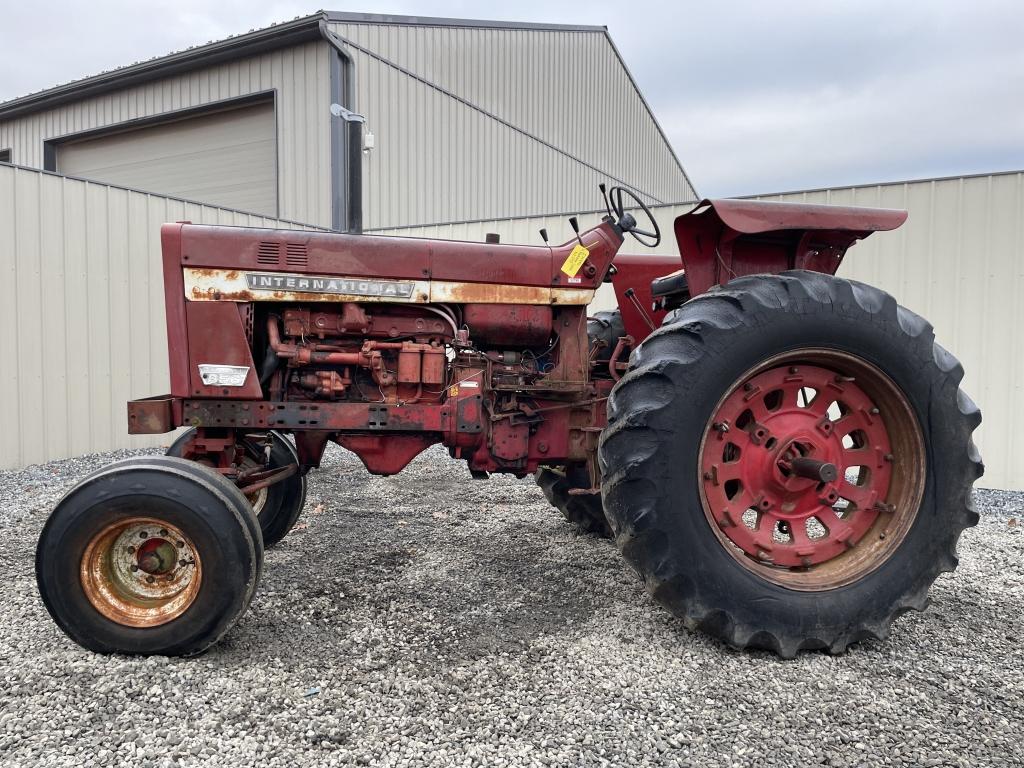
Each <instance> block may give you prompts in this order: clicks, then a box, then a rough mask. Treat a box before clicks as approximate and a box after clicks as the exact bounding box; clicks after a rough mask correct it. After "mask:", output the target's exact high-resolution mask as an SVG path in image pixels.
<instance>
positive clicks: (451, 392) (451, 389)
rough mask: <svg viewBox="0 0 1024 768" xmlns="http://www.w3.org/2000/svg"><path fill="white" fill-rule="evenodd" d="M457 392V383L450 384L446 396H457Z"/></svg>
mask: <svg viewBox="0 0 1024 768" xmlns="http://www.w3.org/2000/svg"><path fill="white" fill-rule="evenodd" d="M458 394H459V385H458V384H452V385H451V386H450V387H448V397H457V396H458Z"/></svg>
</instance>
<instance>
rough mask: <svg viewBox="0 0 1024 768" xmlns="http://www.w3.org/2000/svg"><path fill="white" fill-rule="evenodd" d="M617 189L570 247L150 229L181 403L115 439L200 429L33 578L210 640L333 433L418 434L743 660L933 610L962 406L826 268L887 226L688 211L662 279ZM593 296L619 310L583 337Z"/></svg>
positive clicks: (111, 624)
mask: <svg viewBox="0 0 1024 768" xmlns="http://www.w3.org/2000/svg"><path fill="white" fill-rule="evenodd" d="M602 191H603V188H602ZM609 196H610V204H609V206H608V207H609V211H608V215H607V216H605V217H604V218H603V219H602V220H601V221H600V222H599V223H598V224H597V226H595V227H593V228H592V229H589V230H587V231H585V232H582V233H581V232H579V229H578V226H577V224H576V222H575V220H572V224H573V228H574V230H576V232H577V237H576V238H575V239H573V240H571V241H570V242H568V243H565V244H564V245H560V246H557V247H552V246H548V245H547V244H546V242H547V238H546V235H545V236H544V242H545V244H544V245H537V246H524V245H509V244H499V243H496V242H494V243H492V242H488V243H480V244H476V243H463V242H449V241H440V240H424V239H406V238H396V237H373V236H363V235H347V234H321V233H310V232H300V231H280V230H263V229H244V228H230V227H209V226H193V225H191V224H187V223H185V224H182V223H179V224H167V225H165V226H164V227H163V230H162V233H161V234H162V242H163V265H164V268H163V277H164V285H165V290H166V309H167V333H168V349H169V354H170V377H171V392H170V394H167V395H161V396H159V397H153V398H149V399H145V400H136V401H133V402H131V403H129V404H128V428H129V431H130V432H131V433H134V434H157V433H168V432H171V431H173V430H176V429H178V428H179V427H187V428H188V429H187V431H185V432H183V433H182V434H181V436H180V437H179V438H178V439H177V441H176V442H175V443H174V444H173V445H172V446H171V448H170V450H169V451H168V453H167V455H166V456H145V457H139V458H133V459H128V460H125V461H120V462H117V463H115V464H112V465H110V466H108V467H106V468H105V469H102V470H99V471H97V472H95V473H93V474H92V475H90V476H89V477H87V478H85V479H84V480H82V481H81V482H80V483H79V484H78V485H77V486H75V487H74V488H73V489H71V491H69V492H68V493H67V495H66V496H65V497H64V498H63V499H62V500H61V501H60V503H59V504H58V505H57V507H56V509H55V510H54V511H53V514H52V515H51V517H50V518H49V521H48V522H47V523H46V526H45V528H44V530H43V532H42V535H41V538H40V540H39V546H38V550H37V560H36V570H37V578H38V583H39V589H40V592H41V594H42V597H43V600H44V601H45V603H46V606H47V608H48V609H49V611H50V613H51V614H52V616H53V618H54V620H55V621H56V622H57V624H59V625H60V627H61V628H62V629H63V630H64V631H65V632H66V633H67V634H68V635H69V636H70V637H71V638H72V639H74V640H75V641H76V642H78V643H80V644H81V645H83V646H85V647H86V648H90V649H92V650H94V651H100V652H119V653H141V654H167V655H189V654H195V653H198V652H200V651H202V650H203V649H205V648H207V647H209V646H210V645H211V644H213V643H215V642H217V640H218V639H219V638H220V637H222V636H223V635H224V633H225V632H227V631H228V630H229V629H230V628H231V627H232V625H234V624H235V622H236V621H238V619H239V617H240V616H241V615H242V614H243V613H244V612H245V610H246V608H247V607H248V605H249V602H250V601H251V600H252V598H253V593H254V592H255V590H256V587H257V582H258V581H259V577H260V571H261V568H262V564H263V549H264V547H265V546H267V547H269V546H272V545H274V544H275V543H277V542H278V541H280V540H281V539H282V538H283V537H284V536H285V535H286V534H287V533H288V531H289V530H290V529H291V528H292V526H293V525H294V523H295V521H296V518H297V517H298V515H299V514H300V512H301V510H302V506H303V502H304V499H305V492H306V474H307V473H308V472H309V471H310V470H311V469H314V468H316V467H317V466H318V465H319V464H320V460H321V457H322V455H323V453H324V449H325V447H326V445H327V443H328V442H334V443H337V444H339V445H341V446H342V447H344V448H346V449H348V450H349V451H352V452H353V453H355V454H356V455H357V456H359V458H360V459H361V460H362V462H363V463H364V464H365V465H366V468H367V470H369V471H370V472H373V473H376V474H381V475H390V474H394V473H397V472H399V471H401V469H402V468H403V467H404V466H406V464H408V463H409V461H410V460H412V459H413V458H414V457H415V456H417V455H418V454H419V453H420V452H421V451H423V450H424V449H426V448H427V447H429V446H431V445H434V444H436V443H440V444H442V445H444V446H445V447H446V448H447V449H448V451H449V453H450V454H451V456H452V458H453V459H457V460H462V461H464V462H466V463H467V464H468V465H469V470H470V472H471V473H472V476H473V477H474V478H476V479H478V480H483V479H485V478H487V477H488V475H489V474H490V473H494V472H507V473H511V474H513V475H516V476H517V477H525V476H527V475H529V474H531V473H533V474H534V475H535V477H536V479H537V482H538V483H539V484H540V485H541V487H542V488H543V490H544V493H545V494H546V495H547V497H548V499H549V500H550V501H551V503H552V504H553V505H554V506H556V507H557V508H558V509H560V510H561V511H562V512H563V513H564V514H565V516H566V517H567V518H569V519H570V520H571V521H573V522H574V523H576V524H578V525H580V526H582V527H583V528H585V529H586V530H588V531H591V532H594V533H597V534H602V535H607V536H611V537H614V539H615V542H616V544H617V545H618V547H619V549H620V550H621V551H622V554H623V556H624V557H625V559H626V561H627V562H628V563H629V564H630V565H631V566H632V567H633V568H634V569H635V570H636V571H637V572H638V573H639V575H640V576H641V578H642V579H643V580H644V582H645V584H646V585H647V588H648V590H649V591H650V593H651V595H652V596H653V597H654V599H655V600H656V601H657V602H658V603H660V604H661V605H663V606H664V607H665V608H667V609H668V610H669V611H671V612H672V613H673V614H675V615H676V616H678V617H679V618H681V619H682V621H683V623H684V624H685V625H686V626H687V627H689V628H691V629H695V630H702V631H704V632H707V633H709V634H711V635H714V636H716V637H718V638H721V640H723V641H724V642H725V643H727V644H728V645H730V646H734V647H737V648H747V647H758V648H767V649H771V650H773V651H775V652H776V653H778V654H780V655H781V656H784V657H792V656H794V655H795V654H796V653H797V652H798V651H800V650H801V649H824V650H826V651H829V652H832V653H839V652H842V651H843V650H845V649H846V648H847V646H849V645H850V644H851V643H855V642H857V641H859V640H862V639H864V638H884V637H885V636H886V635H887V634H888V632H889V627H890V624H891V622H892V621H893V620H894V619H895V618H896V617H897V616H899V615H900V614H902V613H904V612H905V611H907V610H909V609H918V610H920V609H922V608H923V607H924V605H925V602H926V599H927V592H928V588H929V586H930V585H931V583H932V582H933V581H934V579H935V578H936V576H938V574H939V573H941V572H943V571H951V570H953V569H954V568H955V567H956V564H957V559H956V543H957V539H958V538H959V536H960V534H961V532H962V531H963V529H964V528H965V527H967V526H970V525H974V524H975V522H976V521H977V515H976V514H975V512H974V511H973V509H972V506H971V485H972V483H973V482H974V480H975V479H976V478H978V477H979V476H980V475H981V472H982V465H981V462H980V459H979V457H978V454H977V451H976V450H975V448H974V445H973V443H972V441H971V433H972V431H973V430H974V428H975V427H977V426H978V424H979V422H980V420H981V416H980V414H979V412H978V409H977V408H976V407H975V406H974V404H973V403H972V402H971V400H970V399H969V398H968V397H967V396H966V395H965V394H964V393H963V392H962V391H960V389H959V388H958V386H959V382H960V379H961V377H962V373H963V372H962V369H961V367H960V365H959V364H958V363H957V361H956V360H955V359H954V358H953V356H952V355H950V354H949V353H948V352H946V351H945V350H944V349H943V348H942V347H940V346H938V345H937V344H935V342H934V337H933V333H932V328H931V326H930V325H929V324H928V323H927V322H926V321H925V320H922V319H921V318H920V317H918V316H917V315H915V314H914V313H912V312H910V311H908V310H906V309H904V308H903V307H901V306H899V305H898V304H897V303H896V301H895V300H894V299H893V298H892V297H891V296H889V295H887V294H886V293H883V292H882V291H880V290H878V289H877V288H872V287H870V286H868V285H864V284H862V283H858V282H854V281H851V280H845V279H842V278H839V277H835V276H834V275H835V272H836V270H837V268H838V267H839V265H840V264H841V262H842V260H843V257H844V254H845V253H846V250H847V248H848V247H849V246H851V245H852V244H853V243H855V242H856V241H857V240H859V239H861V238H864V237H866V236H868V235H869V234H871V233H872V232H873V231H877V230H888V229H893V228H895V227H898V226H899V225H900V224H901V223H902V222H903V221H904V219H905V218H906V214H905V213H904V212H902V211H892V210H873V209H853V208H837V207H823V206H810V205H790V204H781V203H760V202H749V201H737V200H717V201H704V202H703V203H701V204H700V205H698V206H697V207H696V208H695V209H694V210H692V211H690V212H689V213H687V214H685V215H682V216H680V217H679V218H678V219H676V221H675V236H676V239H677V241H678V245H679V252H680V256H681V259H682V261H681V263H680V261H679V259H678V258H674V257H673V258H669V257H652V256H648V257H642V256H628V255H618V254H619V250H620V248H621V247H622V245H623V241H624V238H625V237H627V236H632V237H634V238H636V239H637V240H638V241H639V242H641V243H643V244H644V245H652V246H653V245H657V243H658V241H659V240H660V231H659V229H658V225H657V222H656V221H655V220H654V217H653V216H652V215H651V212H650V211H649V210H648V209H647V208H646V207H645V206H644V205H643V204H642V203H641V202H640V200H638V199H636V198H635V197H634V196H633V195H632V194H631V193H629V192H628V191H626V190H624V189H622V188H621V187H616V188H614V189H613V190H611V191H610V192H609ZM630 211H636V212H637V213H636V215H635V216H634V215H633V214H632V213H630ZM637 217H639V218H640V220H641V223H642V226H643V228H642V229H641V228H640V226H638V223H637ZM607 281H610V282H611V283H612V284H613V286H614V289H615V293H616V295H617V297H618V305H619V309H618V310H616V311H614V312H604V313H599V314H598V315H597V316H596V317H594V318H589V319H588V317H587V306H588V304H590V302H591V300H592V299H593V298H594V293H595V291H596V290H597V289H598V288H599V287H600V286H601V284H602V282H607ZM289 435H290V436H291V439H289V438H288V437H287V436H289ZM425 510H426V507H425ZM481 567H485V566H481Z"/></svg>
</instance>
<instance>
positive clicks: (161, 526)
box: [36, 456, 262, 656]
mask: <svg viewBox="0 0 1024 768" xmlns="http://www.w3.org/2000/svg"><path fill="white" fill-rule="evenodd" d="M251 514H252V513H251V511H250V510H249V508H248V504H247V503H246V501H245V499H244V498H243V497H242V496H241V494H239V493H238V491H237V489H235V487H234V486H233V485H231V483H230V482H228V481H227V480H225V479H224V478H223V477H222V476H220V475H219V474H217V473H216V472H214V471H212V470H209V469H206V468H204V467H201V466H198V465H194V464H191V463H190V462H187V461H185V460H183V459H177V458H171V457H166V456H153V457H147V458H142V459H129V460H126V461H124V462H118V463H115V464H112V465H111V466H109V467H106V468H105V469H103V470H100V471H98V472H96V473H94V474H92V475H90V476H89V477H87V478H85V479H84V480H82V481H81V482H80V483H79V484H78V485H76V486H75V487H74V488H72V489H71V490H70V491H69V492H68V493H67V494H66V495H65V496H64V498H62V499H61V501H60V502H59V503H58V504H57V507H56V508H55V509H54V511H53V513H52V514H51V515H50V518H49V519H48V520H47V522H46V525H45V526H44V527H43V531H42V533H41V535H40V537H39V543H38V545H37V547H36V580H37V584H38V587H39V593H40V595H41V597H42V599H43V602H44V604H45V605H46V608H47V610H48V611H49V612H50V615H51V616H52V617H53V619H54V621H55V622H56V623H57V625H58V626H59V627H60V628H61V629H62V630H63V631H64V632H65V633H66V634H67V635H68V636H69V637H70V638H71V639H72V640H74V641H75V642H76V643H78V644H79V645H81V646H83V647H84V648H87V649H89V650H92V651H96V652H99V653H127V654H143V655H148V654H161V655H166V656H191V655H194V654H197V653H201V652H202V651H204V650H205V649H207V648H208V647H209V646H211V645H213V644H214V643H216V642H217V641H218V640H219V639H220V638H221V637H223V635H224V634H225V633H226V632H227V631H228V630H229V629H231V627H232V626H234V624H235V623H236V622H237V621H238V619H239V618H240V617H241V616H242V614H244V613H245V611H246V609H247V608H248V606H249V603H250V601H251V600H252V597H253V594H254V593H255V589H256V584H257V582H258V580H259V575H260V570H261V560H262V546H261V544H260V542H259V539H258V536H259V534H258V532H256V538H254V537H253V531H254V529H253V528H252V524H251V521H250V520H249V518H250V517H251Z"/></svg>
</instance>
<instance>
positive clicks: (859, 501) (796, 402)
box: [699, 350, 925, 590]
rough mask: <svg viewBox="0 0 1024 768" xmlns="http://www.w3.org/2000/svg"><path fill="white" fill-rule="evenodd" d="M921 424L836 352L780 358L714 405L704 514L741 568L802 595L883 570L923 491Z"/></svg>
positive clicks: (899, 398) (886, 388)
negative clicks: (800, 591)
mask: <svg viewBox="0 0 1024 768" xmlns="http://www.w3.org/2000/svg"><path fill="white" fill-rule="evenodd" d="M924 467H925V461H924V448H923V439H922V437H921V432H920V427H919V425H918V422H917V418H916V416H915V415H914V413H913V411H912V409H911V408H910V406H909V404H908V403H907V401H906V399H905V397H904V396H903V394H902V392H901V391H900V390H899V388H898V387H897V386H896V385H895V383H894V382H893V381H892V380H891V379H889V377H888V376H886V375H885V374H884V373H882V372H881V371H880V370H879V369H878V368H876V367H875V366H873V365H871V364H870V363H867V362H866V361H864V360H861V359H859V358H856V357H854V356H852V355H848V354H845V353H841V352H837V351H832V350H804V351H800V352H794V353H787V354H786V355H783V356H779V357H776V358H773V359H771V360H769V361H766V362H765V363H764V364H762V365H760V366H758V367H757V368H755V369H753V370H751V371H749V372H747V373H746V374H744V375H743V376H742V377H740V379H739V380H738V381H737V382H736V383H735V384H734V385H733V386H732V387H731V388H730V389H729V391H728V392H727V394H726V395H725V397H723V398H722V400H721V401H720V402H719V403H718V406H717V407H716V409H715V411H714V413H713V415H712V417H711V419H710V421H709V422H708V428H707V430H706V432H705V435H704V439H703V440H702V444H701V456H700V478H699V481H700V487H701V500H702V503H703V506H704V511H705V514H706V515H707V517H708V521H709V523H711V525H712V528H713V530H714V531H715V532H716V534H717V535H718V538H719V540H720V541H721V542H722V543H723V545H724V546H726V548H727V549H728V550H729V551H730V553H731V554H733V555H734V556H735V557H736V558H737V559H738V560H739V561H740V562H741V563H742V564H743V565H744V566H746V567H747V568H749V569H750V570H753V571H754V572H756V573H758V574H759V575H761V576H762V577H765V578H768V579H769V580H772V581H775V582H778V583H781V584H784V585H786V586H790V587H793V588H797V589H807V590H820V589H830V588H834V587H836V586H840V585H842V584H846V583H850V582H851V581H854V580H856V579H858V578H861V577H862V576H863V575H865V574H866V573H868V572H870V571H871V570H874V569H875V568H877V567H878V566H879V565H881V563H883V562H884V561H885V560H886V559H888V557H889V556H890V555H891V553H892V551H893V550H894V549H895V547H896V546H898V545H899V543H900V541H902V539H903V537H904V536H905V534H906V532H907V530H909V528H910V526H911V524H912V522H913V520H914V518H915V517H916V514H917V509H918V507H919V506H920V497H921V493H922V492H923V485H924Z"/></svg>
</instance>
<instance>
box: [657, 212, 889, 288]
mask: <svg viewBox="0 0 1024 768" xmlns="http://www.w3.org/2000/svg"><path fill="white" fill-rule="evenodd" d="M906 219H907V212H906V211H899V210H892V209H888V208H852V207H848V206H837V205H805V204H801V203H776V202H763V201H760V200H702V201H701V202H700V203H699V204H698V205H697V206H696V207H695V208H694V209H693V210H691V211H688V212H687V213H684V214H683V215H682V216H679V217H678V218H677V219H676V221H675V231H676V241H677V242H678V243H679V251H680V255H681V256H682V259H683V266H684V268H685V269H686V274H687V277H688V280H689V285H690V293H691V295H694V296H696V295H697V294H699V293H703V292H704V291H706V290H708V289H709V288H710V287H711V286H713V285H718V284H721V283H725V282H728V281H729V280H731V279H733V278H734V277H741V276H743V275H751V274H759V273H767V272H770V273H776V272H782V271H784V270H787V269H811V270H814V271H817V272H826V273H828V274H834V273H835V271H836V269H838V267H839V264H840V262H841V261H842V258H843V255H844V254H845V253H846V250H847V249H848V248H849V247H850V246H851V245H853V244H854V243H856V242H857V241H858V240H862V239H864V238H865V237H867V236H868V235H870V234H871V233H872V232H878V231H884V230H890V229H896V228H897V227H898V226H900V225H901V224H902V223H903V222H904V221H906Z"/></svg>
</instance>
